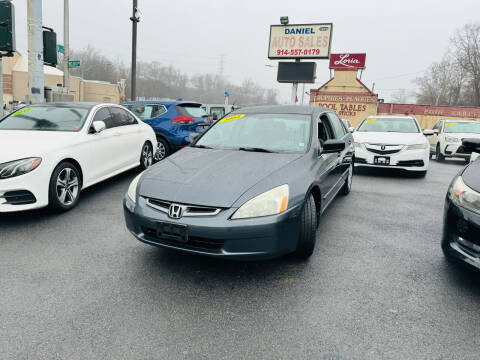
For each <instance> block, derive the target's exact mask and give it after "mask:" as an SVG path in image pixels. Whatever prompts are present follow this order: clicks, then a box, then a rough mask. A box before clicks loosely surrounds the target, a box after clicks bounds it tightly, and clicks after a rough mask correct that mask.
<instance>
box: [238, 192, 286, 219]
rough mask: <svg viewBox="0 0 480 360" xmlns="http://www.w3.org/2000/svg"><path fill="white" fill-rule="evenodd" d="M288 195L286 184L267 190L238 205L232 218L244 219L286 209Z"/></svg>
mask: <svg viewBox="0 0 480 360" xmlns="http://www.w3.org/2000/svg"><path fill="white" fill-rule="evenodd" d="M288 195H289V187H288V185H287V184H285V185H281V186H278V187H276V188H273V189H271V190H268V191H266V192H264V193H263V194H260V195H258V196H256V197H254V198H253V199H250V200H248V201H247V202H246V203H245V204H243V205H242V206H240V208H239V209H238V210H237V211H236V212H235V214H233V216H232V219H246V218H253V217H260V216H268V215H275V214H280V213H281V212H284V211H285V210H287V207H288Z"/></svg>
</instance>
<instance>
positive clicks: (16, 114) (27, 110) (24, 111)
mask: <svg viewBox="0 0 480 360" xmlns="http://www.w3.org/2000/svg"><path fill="white" fill-rule="evenodd" d="M31 110H32V108H27V109H21V110H18V111H17V112H15V113H14V114H12V116H18V115H22V114H25V113H26V112H29V111H31Z"/></svg>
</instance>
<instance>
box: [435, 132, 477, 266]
mask: <svg viewBox="0 0 480 360" xmlns="http://www.w3.org/2000/svg"><path fill="white" fill-rule="evenodd" d="M462 142H463V146H464V147H465V148H466V149H467V150H468V151H473V152H477V153H480V139H463V141H462ZM442 250H443V252H444V254H445V256H447V258H450V259H454V260H458V261H461V262H463V263H465V264H467V265H469V266H471V267H473V268H475V269H477V270H480V157H479V158H477V159H476V160H475V161H474V162H472V163H471V164H470V165H468V166H466V167H465V168H464V169H463V170H462V171H461V172H460V173H459V174H458V175H457V176H456V177H455V178H454V179H453V181H452V183H451V184H450V188H449V189H448V193H447V196H446V199H445V214H444V219H443V238H442Z"/></svg>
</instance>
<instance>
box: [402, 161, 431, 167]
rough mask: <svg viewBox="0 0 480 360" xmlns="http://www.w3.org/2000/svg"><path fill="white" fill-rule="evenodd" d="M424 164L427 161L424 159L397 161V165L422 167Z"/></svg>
mask: <svg viewBox="0 0 480 360" xmlns="http://www.w3.org/2000/svg"><path fill="white" fill-rule="evenodd" d="M424 165H425V163H424V162H423V160H404V161H399V162H398V163H397V166H405V167H422V166H424Z"/></svg>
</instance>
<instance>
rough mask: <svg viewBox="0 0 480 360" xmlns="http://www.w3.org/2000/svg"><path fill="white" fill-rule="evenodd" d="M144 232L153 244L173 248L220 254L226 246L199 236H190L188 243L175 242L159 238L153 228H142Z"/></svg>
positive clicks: (221, 242) (218, 241)
mask: <svg viewBox="0 0 480 360" xmlns="http://www.w3.org/2000/svg"><path fill="white" fill-rule="evenodd" d="M142 231H143V234H144V235H145V237H146V239H147V240H148V241H151V242H153V243H157V244H165V245H172V246H176V247H180V248H184V249H190V250H202V251H210V252H218V251H219V250H220V249H221V248H222V247H223V244H224V241H223V240H219V239H210V238H202V237H198V236H189V237H188V242H185V243H184V242H180V241H174V240H172V239H164V238H161V237H159V236H158V234H157V232H156V231H155V229H152V228H148V227H142Z"/></svg>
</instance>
